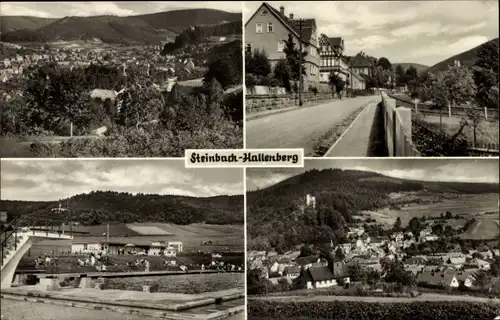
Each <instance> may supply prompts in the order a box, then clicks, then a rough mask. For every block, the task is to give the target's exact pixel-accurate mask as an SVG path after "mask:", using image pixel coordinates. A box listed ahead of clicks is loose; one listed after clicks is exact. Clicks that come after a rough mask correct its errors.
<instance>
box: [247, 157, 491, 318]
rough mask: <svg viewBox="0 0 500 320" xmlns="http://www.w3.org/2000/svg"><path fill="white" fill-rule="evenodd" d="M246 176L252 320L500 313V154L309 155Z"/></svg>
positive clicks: (443, 316) (249, 290) (249, 294)
mask: <svg viewBox="0 0 500 320" xmlns="http://www.w3.org/2000/svg"><path fill="white" fill-rule="evenodd" d="M246 184H247V186H246V188H247V204H246V206H247V220H246V221H247V222H246V223H247V319H249V320H252V319H276V320H280V319H283V320H284V319H373V320H376V319H395V318H397V317H400V318H404V319H424V318H425V319H436V320H437V319H443V318H448V319H468V318H471V319H472V318H475V319H479V318H480V319H494V318H495V317H497V316H498V315H499V314H500V313H499V311H500V310H499V306H498V303H497V302H495V301H498V299H499V298H500V252H499V249H500V243H499V241H500V233H499V231H500V213H499V160H498V159H436V158H434V159H380V158H379V159H366V160H364V159H308V160H306V162H305V166H304V168H301V169H299V168H282V169H279V168H272V169H264V168H262V169H261V168H259V169H257V168H252V169H247V178H246ZM409 302H411V303H409Z"/></svg>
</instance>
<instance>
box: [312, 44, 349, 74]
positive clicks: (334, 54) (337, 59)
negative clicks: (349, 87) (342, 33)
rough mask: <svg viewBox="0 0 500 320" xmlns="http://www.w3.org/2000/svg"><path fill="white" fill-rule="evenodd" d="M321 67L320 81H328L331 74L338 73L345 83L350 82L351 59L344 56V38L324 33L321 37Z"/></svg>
mask: <svg viewBox="0 0 500 320" xmlns="http://www.w3.org/2000/svg"><path fill="white" fill-rule="evenodd" d="M319 48H320V67H319V73H320V76H319V81H320V82H324V83H328V82H329V79H330V74H331V73H332V72H334V73H336V74H337V75H338V76H339V77H340V78H341V79H342V80H343V81H344V82H345V83H348V82H349V78H350V73H351V70H350V68H349V60H348V58H347V57H346V56H344V50H345V47H344V39H343V38H342V37H336V38H330V37H328V36H327V35H325V34H322V35H321V36H320V38H319Z"/></svg>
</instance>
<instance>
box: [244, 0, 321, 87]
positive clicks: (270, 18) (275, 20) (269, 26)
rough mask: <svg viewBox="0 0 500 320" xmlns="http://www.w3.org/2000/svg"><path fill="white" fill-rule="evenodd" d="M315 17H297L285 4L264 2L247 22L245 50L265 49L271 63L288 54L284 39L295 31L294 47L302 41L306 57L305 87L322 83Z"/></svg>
mask: <svg viewBox="0 0 500 320" xmlns="http://www.w3.org/2000/svg"><path fill="white" fill-rule="evenodd" d="M316 30H317V28H316V20H315V19H300V20H298V19H295V17H294V15H293V14H292V13H291V14H289V15H288V16H286V15H285V8H284V7H283V6H281V7H280V10H277V9H275V8H273V7H272V6H270V5H269V4H267V3H265V2H264V3H263V4H262V5H261V6H260V7H259V9H258V10H257V11H256V12H255V13H254V14H253V15H252V16H251V17H250V19H249V20H248V21H247V23H246V24H245V52H254V51H255V50H261V51H264V52H265V53H266V54H267V56H268V58H269V61H270V62H271V65H273V66H274V65H275V64H276V62H278V61H279V60H283V59H285V58H286V55H285V52H284V49H285V41H287V40H288V36H289V35H292V38H293V41H294V43H295V47H296V48H299V44H300V42H299V41H302V49H303V52H307V55H306V56H305V57H304V68H305V76H304V91H308V90H309V87H311V86H315V85H317V84H318V83H319V61H320V59H319V48H318V39H317V34H316Z"/></svg>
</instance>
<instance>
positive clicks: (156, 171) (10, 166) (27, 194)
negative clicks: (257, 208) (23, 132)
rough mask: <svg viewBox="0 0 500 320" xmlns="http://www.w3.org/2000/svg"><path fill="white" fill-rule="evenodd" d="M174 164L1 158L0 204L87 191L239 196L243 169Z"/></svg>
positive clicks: (49, 199)
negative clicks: (6, 201)
mask: <svg viewBox="0 0 500 320" xmlns="http://www.w3.org/2000/svg"><path fill="white" fill-rule="evenodd" d="M184 166H185V164H184V159H179V160H27V161H24V160H5V159H2V160H1V173H0V177H1V179H0V182H1V184H0V186H1V192H0V194H1V199H2V200H25V201H57V200H61V199H64V198H67V197H71V196H74V195H76V194H81V193H89V192H91V191H98V190H100V191H117V192H129V193H133V194H135V193H149V194H170V195H184V196H192V197H210V196H217V195H234V194H239V195H242V194H243V193H244V185H243V170H242V169H241V168H231V169H220V168H210V169H198V168H196V169H191V168H189V169H186V168H185V167H184Z"/></svg>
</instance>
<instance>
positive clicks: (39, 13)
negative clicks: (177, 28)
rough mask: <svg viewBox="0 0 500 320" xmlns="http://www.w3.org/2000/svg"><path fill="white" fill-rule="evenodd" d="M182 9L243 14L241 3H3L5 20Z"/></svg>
mask: <svg viewBox="0 0 500 320" xmlns="http://www.w3.org/2000/svg"><path fill="white" fill-rule="evenodd" d="M181 9H218V10H223V11H227V12H241V10H242V3H241V2H239V1H206V2H202V1H172V2H167V1H100V2H71V1H68V2H28V1H27V2H2V5H1V9H0V10H1V11H0V13H1V14H2V15H5V16H34V17H42V18H64V17H67V16H94V15H117V16H131V15H140V14H148V13H156V12H163V11H171V10H181Z"/></svg>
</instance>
